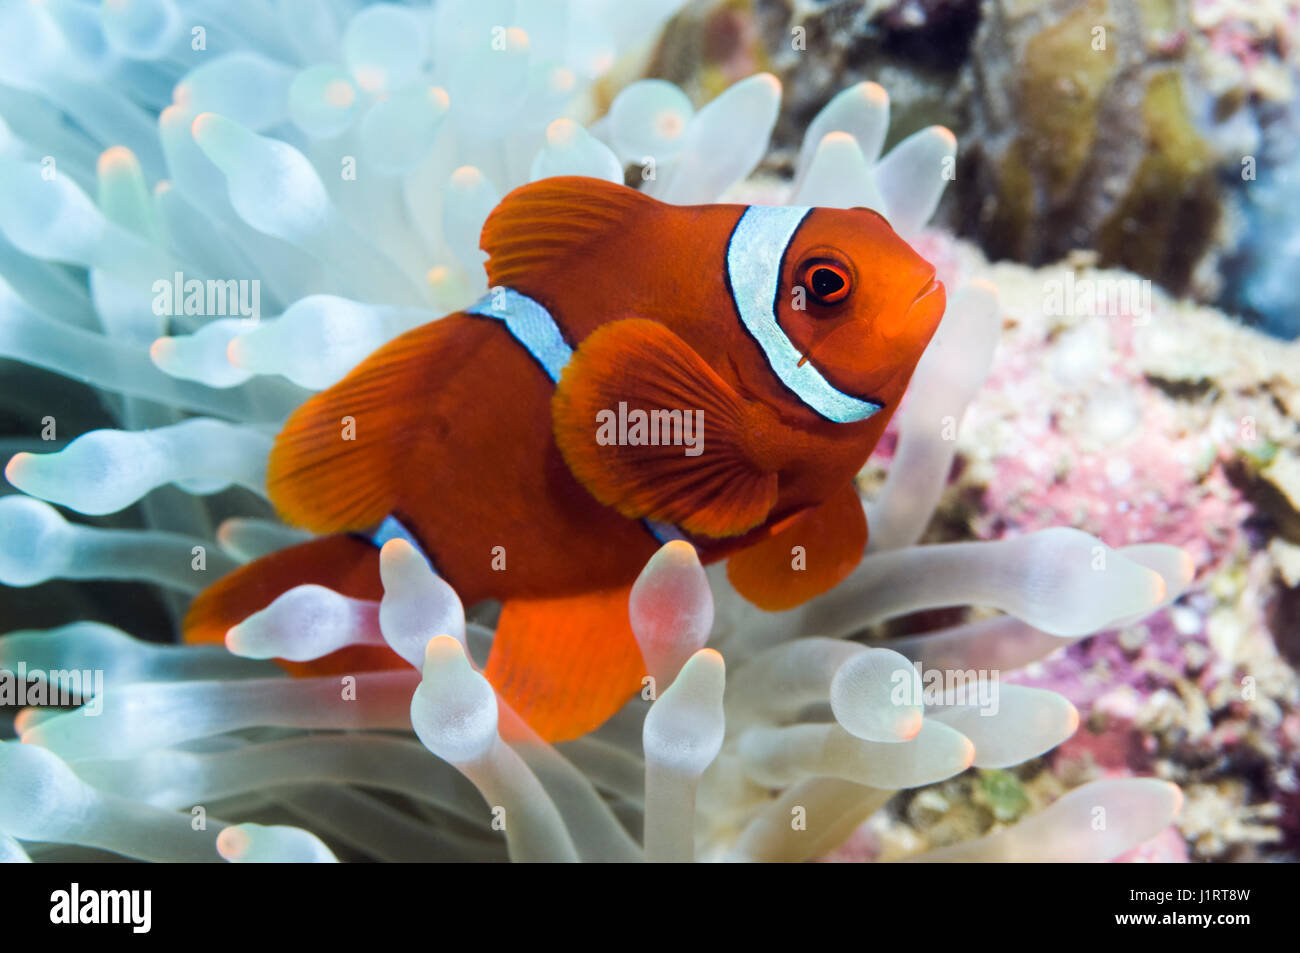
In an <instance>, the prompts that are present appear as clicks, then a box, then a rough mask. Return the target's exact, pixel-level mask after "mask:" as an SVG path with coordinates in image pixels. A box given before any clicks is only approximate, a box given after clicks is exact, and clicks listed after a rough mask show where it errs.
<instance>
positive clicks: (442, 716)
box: [410, 635, 578, 861]
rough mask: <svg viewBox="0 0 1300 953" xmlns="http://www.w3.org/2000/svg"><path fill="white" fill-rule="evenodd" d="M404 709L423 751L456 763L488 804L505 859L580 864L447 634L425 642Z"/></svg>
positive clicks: (480, 683)
mask: <svg viewBox="0 0 1300 953" xmlns="http://www.w3.org/2000/svg"><path fill="white" fill-rule="evenodd" d="M410 711H411V725H412V727H414V729H415V733H416V734H417V735H418V736H419V738H420V741H422V742H423V743H424V745H425V747H427V748H428V749H429V750H430V751H432V752H433V753H434V754H435V755H437V756H438V757H439V758H442V759H443V760H444V761H447V762H448V763H450V764H453V765H455V766H456V767H457V768H458V769H459V770H460V771H461V772H462V773H463V774H464V775H465V776H466V777H467V778H469V779H470V781H472V782H473V783H474V786H475V787H477V788H478V789H479V792H480V793H481V794H482V795H483V798H484V800H486V801H487V802H488V804H489V805H491V806H492V813H493V817H494V818H495V819H498V820H499V822H500V824H501V827H502V829H503V830H504V831H505V836H506V843H507V845H508V849H509V851H510V858H511V860H515V861H576V860H578V852H577V848H576V847H575V846H574V844H573V839H572V838H571V837H570V836H569V832H568V830H567V829H566V828H565V826H564V820H563V819H562V818H561V816H560V812H559V810H558V809H557V808H556V806H555V802H554V801H552V800H551V798H550V797H549V796H548V795H547V793H546V791H545V790H544V789H543V788H542V785H541V782H540V781H538V780H537V776H536V775H535V774H533V772H532V771H531V770H530V769H529V768H528V766H527V764H525V763H524V761H523V759H522V758H520V757H519V755H518V754H517V753H516V752H515V751H514V749H512V748H511V747H510V746H509V745H507V744H506V743H505V742H504V741H503V740H502V739H501V736H500V734H498V731H497V697H496V692H495V691H493V689H492V686H491V685H490V684H489V683H488V680H487V679H486V678H484V677H483V676H482V675H480V674H479V673H478V672H476V671H475V670H474V668H473V666H472V665H471V664H470V661H469V658H468V657H467V656H466V655H465V650H464V647H463V646H462V645H461V644H460V643H459V642H457V641H456V640H455V639H454V638H452V637H451V636H449V635H439V636H436V637H435V638H433V639H430V640H429V644H428V647H427V649H426V650H425V662H424V677H423V679H422V680H421V681H420V685H419V687H418V688H417V689H416V692H415V695H414V696H413V697H412V699H411V703H410Z"/></svg>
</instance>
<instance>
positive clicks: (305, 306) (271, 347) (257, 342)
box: [200, 295, 439, 390]
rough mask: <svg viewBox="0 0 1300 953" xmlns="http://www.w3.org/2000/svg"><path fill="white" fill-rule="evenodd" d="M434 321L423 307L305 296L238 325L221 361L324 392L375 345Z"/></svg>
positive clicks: (431, 314)
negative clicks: (263, 317) (274, 314)
mask: <svg viewBox="0 0 1300 953" xmlns="http://www.w3.org/2000/svg"><path fill="white" fill-rule="evenodd" d="M437 317H439V315H438V314H436V313H434V312H432V311H429V310H426V309H424V308H398V307H388V306H379V305H370V304H365V303H362V302H359V301H349V300H347V299H346V298H339V297H336V296H334V295H309V296H308V297H306V298H302V299H300V300H298V301H296V302H294V303H293V304H292V305H290V306H289V308H288V309H287V310H286V311H285V312H284V314H283V315H281V316H280V317H279V318H275V319H272V320H269V321H263V322H260V323H258V324H255V325H253V326H252V327H248V326H244V327H243V328H242V329H241V330H240V333H238V334H237V335H235V336H234V337H232V338H231V339H230V340H229V341H228V342H227V343H226V345H225V354H224V356H225V357H226V358H227V359H228V362H229V364H231V365H234V366H235V367H238V368H242V369H243V370H245V371H247V372H249V373H252V374H281V375H283V376H284V377H287V378H288V379H289V380H291V381H293V383H295V384H297V385H298V386H299V387H303V388H306V389H308V390H324V389H325V388H327V387H329V386H330V385H332V384H334V383H337V382H338V381H339V380H341V379H342V378H343V376H344V375H346V374H347V372H348V371H350V370H352V368H354V367H355V366H356V365H357V364H359V363H360V362H361V361H362V360H363V359H364V358H365V357H366V355H368V354H370V353H371V352H372V351H374V350H375V349H377V348H378V347H379V346H380V345H382V344H384V343H385V342H387V341H389V340H391V339H392V338H395V337H397V336H398V335H399V334H401V333H402V332H403V331H409V330H410V329H411V328H415V327H419V326H420V325H421V324H427V323H429V322H430V321H432V320H434V319H435V318H437ZM200 333H202V332H200ZM219 343H220V342H219V340H217V341H213V343H212V345H211V346H216V345H217V344H219ZM200 359H201V358H200Z"/></svg>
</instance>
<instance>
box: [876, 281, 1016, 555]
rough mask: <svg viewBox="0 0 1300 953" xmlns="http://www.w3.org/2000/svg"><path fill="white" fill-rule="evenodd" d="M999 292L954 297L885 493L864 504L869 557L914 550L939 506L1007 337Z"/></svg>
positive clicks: (977, 290)
mask: <svg viewBox="0 0 1300 953" xmlns="http://www.w3.org/2000/svg"><path fill="white" fill-rule="evenodd" d="M1001 324H1002V318H1001V310H1000V308H999V306H998V293H997V288H995V287H994V286H993V285H991V284H989V283H988V282H985V281H972V282H969V283H967V284H965V285H963V286H962V288H961V290H960V291H958V292H957V294H955V295H954V296H953V299H952V301H951V302H950V303H949V305H948V309H947V311H946V313H945V314H944V318H943V321H942V322H940V324H939V330H938V331H937V332H935V335H934V338H933V339H932V340H931V341H930V346H929V347H927V348H926V349H925V354H924V355H922V357H921V360H920V362H919V363H918V364H917V366H916V371H915V373H913V374H912V383H911V384H910V385H909V387H908V396H907V400H906V402H905V403H904V405H903V408H902V410H900V411H899V422H898V428H899V438H898V447H897V449H896V450H895V451H894V460H893V463H892V465H891V466H890V468H889V474H888V475H887V476H886V478H885V485H884V486H883V487H881V489H880V492H879V493H878V494H877V495H876V497H875V499H874V500H872V501H871V502H870V503H868V504H867V506H866V510H867V524H868V525H869V526H870V527H871V535H870V538H869V539H868V541H867V552H869V553H874V552H881V551H882V550H886V549H898V548H900V547H902V546H911V545H914V544H915V543H916V542H917V540H919V539H920V538H921V534H922V533H923V532H924V531H925V527H926V524H927V523H928V522H929V520H930V514H931V513H933V512H934V508H935V507H936V506H937V505H938V504H939V497H940V495H941V494H942V493H943V488H944V484H945V483H946V482H947V480H948V473H949V470H950V469H951V467H952V461H953V457H954V456H955V455H956V453H957V430H958V427H959V426H960V424H961V420H962V417H963V416H964V415H965V413H966V407H967V405H968V404H969V403H970V402H971V400H972V398H974V396H975V393H976V391H978V390H979V387H980V385H981V384H983V383H984V378H985V377H987V376H988V372H989V368H990V367H992V365H993V352H994V349H995V348H996V347H997V342H998V334H999V332H1000V331H1001V329H1002V326H1001Z"/></svg>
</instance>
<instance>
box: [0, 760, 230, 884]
mask: <svg viewBox="0 0 1300 953" xmlns="http://www.w3.org/2000/svg"><path fill="white" fill-rule="evenodd" d="M0 777H3V778H4V779H5V784H4V785H3V786H0V830H4V831H8V832H10V833H11V834H12V835H13V836H14V837H17V838H19V839H20V840H25V841H46V842H50V843H56V844H82V845H86V846H89V847H99V848H101V849H103V850H108V851H112V852H114V853H117V854H122V855H124V856H126V857H134V858H136V859H138V860H159V861H186V862H192V861H211V860H216V859H217V858H216V857H215V855H214V851H213V838H214V837H215V836H216V835H217V834H219V833H220V831H221V830H222V828H224V827H225V824H224V823H223V822H221V821H218V820H216V819H215V818H208V820H207V824H208V827H207V829H206V830H201V831H196V830H194V829H193V827H192V826H191V824H190V818H189V816H188V815H184V814H178V813H175V812H172V811H167V810H163V809H162V808H156V807H152V806H149V805H146V804H141V803H140V802H138V801H129V800H127V799H125V798H120V797H116V796H114V795H111V794H104V793H102V792H100V791H97V790H96V789H94V788H92V787H91V786H90V785H88V784H86V783H85V782H84V781H82V780H81V779H80V778H78V777H77V776H76V775H75V774H74V773H73V772H72V769H71V768H69V767H68V765H66V764H65V763H64V762H63V761H62V760H60V759H59V757H58V756H57V755H56V754H55V753H54V752H52V751H49V750H47V749H45V748H41V747H37V746H36V745H28V744H19V743H17V742H12V741H5V742H0Z"/></svg>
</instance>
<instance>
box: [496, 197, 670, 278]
mask: <svg viewBox="0 0 1300 953" xmlns="http://www.w3.org/2000/svg"><path fill="white" fill-rule="evenodd" d="M656 204H657V203H656V202H655V200H654V199H652V198H650V197H649V196H647V195H643V194H641V193H640V192H638V191H637V190H636V189H630V188H628V187H627V186H623V185H616V184H615V183H613V182H606V181H604V180H603V179H590V178H583V177H581V176H571V175H570V176H556V177H554V178H549V179H541V180H539V181H537V182H530V183H529V184H528V185H523V186H520V187H519V188H517V189H515V190H514V191H513V192H511V193H509V194H508V195H506V197H505V198H504V199H502V200H501V203H500V204H499V205H497V207H496V208H495V209H493V211H492V213H491V214H490V215H489V216H488V217H487V221H486V222H484V224H483V232H482V235H481V237H480V242H479V244H480V247H481V248H482V249H483V250H484V251H485V252H487V253H488V263H487V271H488V281H489V282H490V283H491V284H492V285H494V286H495V285H504V286H506V287H509V288H519V287H521V286H522V285H525V284H526V283H527V278H528V276H529V275H530V274H535V273H536V272H537V270H538V269H539V268H543V269H544V268H547V267H551V266H554V265H556V264H559V263H562V262H563V261H564V260H565V259H566V258H568V257H569V256H571V255H574V254H577V253H580V252H581V251H582V250H583V249H586V248H590V247H591V245H592V244H593V243H594V242H597V241H599V240H600V237H601V236H602V235H605V234H608V233H609V232H610V231H611V230H615V229H620V228H622V227H624V226H626V225H627V223H628V221H629V220H630V219H633V218H635V217H636V215H637V213H638V212H641V213H643V212H645V210H646V209H648V208H653V207H655V205H656Z"/></svg>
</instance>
